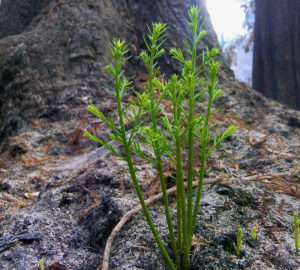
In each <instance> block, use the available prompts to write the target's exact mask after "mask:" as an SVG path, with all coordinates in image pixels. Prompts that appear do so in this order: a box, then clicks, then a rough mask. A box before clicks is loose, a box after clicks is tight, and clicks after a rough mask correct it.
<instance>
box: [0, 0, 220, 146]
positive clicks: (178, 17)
mask: <svg viewBox="0 0 300 270" xmlns="http://www.w3.org/2000/svg"><path fill="white" fill-rule="evenodd" d="M23 2H24V1H23ZM23 2H22V1H17V2H16V1H9V0H4V1H2V4H1V6H0V14H3V13H4V12H6V11H7V10H8V11H9V12H8V14H7V15H4V16H3V17H1V20H2V21H1V22H2V23H3V25H10V26H8V27H7V29H6V31H5V29H3V28H2V29H1V30H0V35H2V37H5V38H2V39H1V40H0V48H1V49H0V123H1V125H0V143H1V141H3V140H4V139H5V138H7V136H14V135H16V134H17V133H18V131H19V130H20V129H21V128H22V127H24V126H26V125H28V124H29V123H30V120H32V119H41V118H47V119H50V120H51V121H60V120H67V119H68V117H71V116H72V115H73V116H74V114H72V110H74V109H76V108H77V109H78V108H79V107H82V108H83V107H84V106H85V103H84V102H83V100H88V102H89V103H96V102H97V91H99V90H101V89H103V87H104V86H103V82H105V83H109V80H110V78H109V76H108V75H107V74H106V71H105V65H106V62H105V61H104V58H105V57H109V50H108V42H109V41H111V40H112V38H114V37H117V38H121V39H126V40H127V42H128V43H129V44H130V50H131V53H132V54H133V55H134V57H133V58H132V59H131V61H130V62H129V64H128V70H130V75H133V76H135V77H136V78H139V77H141V74H142V73H143V70H144V67H143V65H142V64H141V61H139V59H138V57H137V56H138V53H139V51H140V50H141V49H144V42H143V37H144V33H145V31H146V29H147V28H146V25H150V24H151V23H152V22H153V21H154V22H155V21H161V22H163V23H167V24H168V38H169V39H168V41H167V43H166V46H165V49H167V50H168V49H170V48H171V47H173V46H178V47H179V46H182V41H183V39H185V34H186V33H187V31H188V28H187V26H186V23H185V18H186V17H187V10H188V8H189V7H190V6H191V5H192V4H196V5H199V6H200V7H201V16H202V17H203V19H204V20H205V21H206V23H205V28H207V29H208V30H209V33H208V34H207V35H206V37H205V38H204V39H203V42H202V43H201V44H200V47H199V49H204V48H205V47H206V46H208V47H212V46H218V41H217V37H216V34H215V33H214V31H213V29H212V25H211V23H210V19H209V16H208V13H207V10H206V7H205V1H204V0H199V1H196V0H186V1H181V0H164V1H162V0H153V1H148V0H139V1H136V0H110V1H106V0H100V1H99V0H84V1H82V0H71V1H69V0H67V1H50V0H48V1H47V0H45V1H38V2H39V3H40V4H39V5H38V8H37V7H34V3H35V2H36V1H35V0H27V1H25V2H26V3H27V6H26V7H25V8H24V10H23V11H22V12H23V13H26V14H30V16H29V15H28V16H26V18H27V19H26V20H25V21H24V20H21V19H20V20H21V21H20V20H13V21H11V18H10V15H9V14H12V13H13V14H15V15H14V16H21V17H22V15H21V13H22V12H21V11H18V10H19V9H20V8H21V6H19V5H21V3H23ZM25 2H24V3H25ZM20 12H21V13H20ZM23 13H22V14H23ZM13 22H14V23H15V25H13ZM18 33H19V34H18ZM16 34H17V35H16ZM161 67H162V71H163V72H164V73H166V74H169V73H170V72H174V71H175V72H176V71H178V70H179V68H178V64H177V63H176V62H175V61H172V60H169V57H168V56H167V55H166V56H165V57H164V58H162V60H161Z"/></svg>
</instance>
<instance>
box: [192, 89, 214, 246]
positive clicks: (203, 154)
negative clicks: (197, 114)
mask: <svg viewBox="0 0 300 270" xmlns="http://www.w3.org/2000/svg"><path fill="white" fill-rule="evenodd" d="M212 101H213V94H210V95H209V102H208V106H207V111H206V118H205V127H204V134H203V135H202V143H201V147H202V149H201V168H200V175H199V183H198V188H197V197H196V202H195V206H194V212H193V217H192V228H191V236H190V243H191V242H192V236H193V234H194V231H195V226H196V219H197V214H198V210H199V205H200V200H201V195H202V186H203V179H204V173H205V171H204V168H205V163H206V157H207V153H206V148H207V136H208V127H209V118H210V114H211V105H212Z"/></svg>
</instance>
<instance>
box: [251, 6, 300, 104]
mask: <svg viewBox="0 0 300 270" xmlns="http://www.w3.org/2000/svg"><path fill="white" fill-rule="evenodd" d="M255 15H256V22H255V30H254V32H255V33H254V63H253V88H254V89H256V90H258V91H260V92H261V93H263V94H264V95H266V96H267V97H270V98H272V99H275V100H278V101H280V102H282V103H285V104H287V105H289V106H290V107H293V108H296V109H300V35H299V33H300V1H298V0H274V1H270V0H269V1H266V0H256V12H255Z"/></svg>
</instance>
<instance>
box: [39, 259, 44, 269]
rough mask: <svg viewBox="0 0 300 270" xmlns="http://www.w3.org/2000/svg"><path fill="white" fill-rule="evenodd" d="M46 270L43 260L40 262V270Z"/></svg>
mask: <svg viewBox="0 0 300 270" xmlns="http://www.w3.org/2000/svg"><path fill="white" fill-rule="evenodd" d="M44 269H45V267H44V261H43V259H41V261H40V270H44Z"/></svg>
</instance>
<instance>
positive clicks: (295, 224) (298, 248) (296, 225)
mask: <svg viewBox="0 0 300 270" xmlns="http://www.w3.org/2000/svg"><path fill="white" fill-rule="evenodd" d="M293 228H294V239H295V247H296V251H297V252H298V255H299V256H300V244H299V241H300V240H299V219H298V212H294V221H293Z"/></svg>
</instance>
